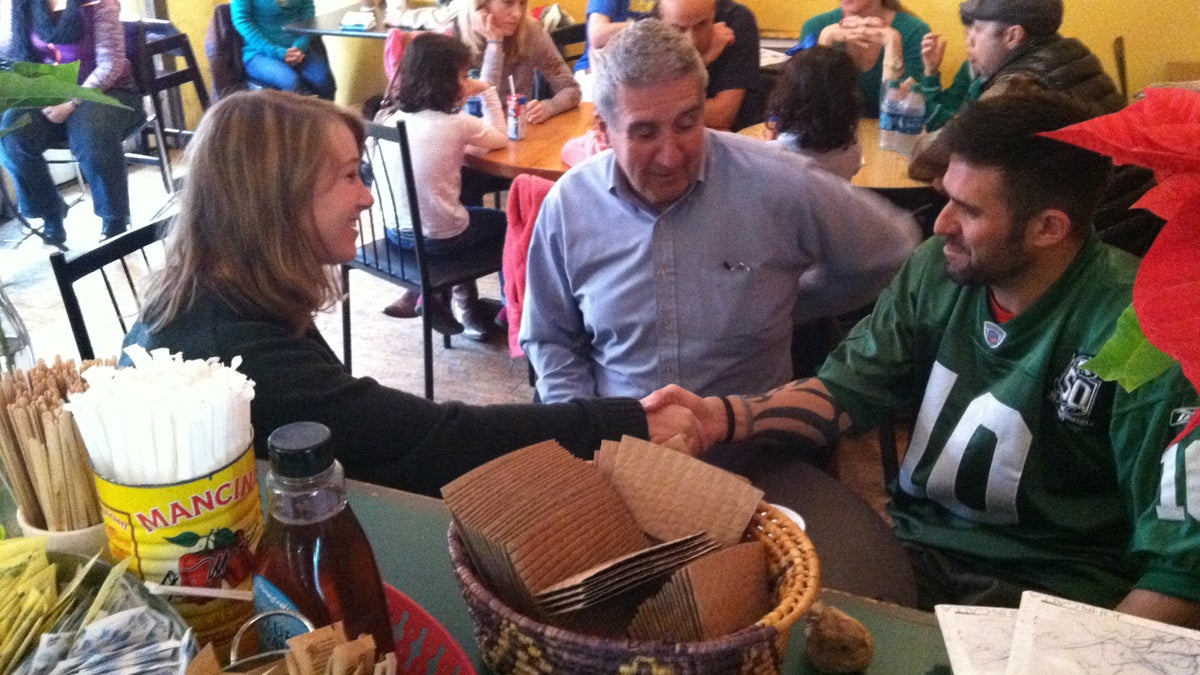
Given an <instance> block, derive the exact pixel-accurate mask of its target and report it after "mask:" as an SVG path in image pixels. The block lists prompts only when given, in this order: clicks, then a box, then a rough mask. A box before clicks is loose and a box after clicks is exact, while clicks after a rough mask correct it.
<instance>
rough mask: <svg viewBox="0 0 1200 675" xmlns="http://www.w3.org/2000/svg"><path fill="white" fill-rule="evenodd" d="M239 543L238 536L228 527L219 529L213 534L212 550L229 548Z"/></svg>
mask: <svg viewBox="0 0 1200 675" xmlns="http://www.w3.org/2000/svg"><path fill="white" fill-rule="evenodd" d="M236 542H237V535H236V534H234V533H233V530H231V529H229V528H228V527H222V528H219V529H217V531H216V532H214V533H213V537H212V545H211V548H229V547H230V546H233V545H234V543H236Z"/></svg>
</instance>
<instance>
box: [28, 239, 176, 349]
mask: <svg viewBox="0 0 1200 675" xmlns="http://www.w3.org/2000/svg"><path fill="white" fill-rule="evenodd" d="M166 224H167V221H165V220H163V221H158V222H154V223H150V224H147V225H143V226H141V227H139V228H136V229H133V230H130V231H129V232H126V233H124V234H121V235H119V236H116V237H113V238H112V239H109V240H108V241H105V242H104V243H102V244H100V245H99V246H97V247H96V248H94V249H92V250H90V251H86V252H84V253H81V254H79V255H72V256H68V254H67V253H64V252H62V251H57V252H55V253H52V254H50V268H51V270H52V271H53V272H54V280H55V283H56V284H57V285H58V291H59V294H60V295H61V297H62V301H63V309H64V311H66V313H67V321H68V323H69V324H70V326H71V334H72V336H73V337H74V339H75V346H76V348H77V349H78V350H79V356H80V358H82V359H94V358H96V353H95V350H94V349H93V347H92V340H91V334H90V333H89V331H88V327H87V322H86V321H85V319H84V314H83V307H82V303H81V302H80V299H79V295H78V293H77V292H76V289H75V284H76V283H77V282H79V281H80V280H83V279H85V278H87V277H89V276H91V275H92V274H95V273H97V272H99V274H100V278H101V280H102V281H103V284H104V289H105V292H106V293H107V294H108V301H109V304H110V305H111V306H112V309H113V312H114V314H115V316H116V319H117V323H118V325H119V326H120V327H121V335H122V336H123V335H124V334H125V333H127V332H128V331H129V326H128V324H127V323H126V319H127V318H129V317H131V316H134V315H136V313H137V312H138V311H140V310H141V296H140V295H139V294H138V292H137V283H138V280H139V279H138V278H136V275H135V274H134V273H133V271H132V270H131V269H130V267H129V265H128V264H127V262H126V260H125V257H126V256H129V255H132V254H134V253H140V254H141V258H142V260H143V261H144V262H145V263H146V268H147V269H149V268H150V266H151V265H150V257H149V256H148V255H147V254H146V248H147V247H148V246H150V245H151V244H153V243H155V242H157V241H159V240H161V239H162V236H163V234H164V232H163V230H164V229H165V228H166ZM114 262H119V263H120V265H121V270H122V271H121V274H120V275H117V276H116V282H114V280H113V279H112V278H110V276H109V274H108V272H107V271H106V269H105V268H106V267H107V266H108V265H110V264H112V263H114ZM126 298H132V302H133V305H134V310H135V311H132V312H130V311H126V308H127V307H128V306H127V305H126V306H125V307H123V306H122V299H126Z"/></svg>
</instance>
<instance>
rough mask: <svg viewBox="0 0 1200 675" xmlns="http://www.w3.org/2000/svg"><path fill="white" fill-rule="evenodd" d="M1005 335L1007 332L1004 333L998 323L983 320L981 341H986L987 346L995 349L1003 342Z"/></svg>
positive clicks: (1006, 335)
mask: <svg viewBox="0 0 1200 675" xmlns="http://www.w3.org/2000/svg"><path fill="white" fill-rule="evenodd" d="M1006 337H1008V333H1005V332H1004V329H1003V328H1001V327H1000V325H999V324H996V323H993V322H991V321H984V322H983V341H984V342H986V343H987V346H989V347H991V348H992V349H995V348H996V347H999V346H1000V343H1001V342H1004V338H1006Z"/></svg>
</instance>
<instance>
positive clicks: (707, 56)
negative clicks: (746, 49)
mask: <svg viewBox="0 0 1200 675" xmlns="http://www.w3.org/2000/svg"><path fill="white" fill-rule="evenodd" d="M735 39H736V36H735V35H734V34H733V29H732V28H730V27H729V26H726V25H725V22H724V21H718V22H716V23H714V24H713V27H712V40H710V41H709V43H708V49H706V50H704V53H703V54H701V55H700V58H701V59H702V60H703V61H704V65H705V66H706V67H707V66H710V65H712V62H713V61H716V60H717V57H718V56H720V55H721V53H722V52H724V51H725V48H726V47H728V46H729V45H731V44H733V41H734V40H735Z"/></svg>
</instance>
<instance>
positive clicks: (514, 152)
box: [463, 103, 594, 180]
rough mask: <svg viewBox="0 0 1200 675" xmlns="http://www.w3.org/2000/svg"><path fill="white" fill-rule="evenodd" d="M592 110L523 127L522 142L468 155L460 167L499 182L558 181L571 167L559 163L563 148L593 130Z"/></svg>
mask: <svg viewBox="0 0 1200 675" xmlns="http://www.w3.org/2000/svg"><path fill="white" fill-rule="evenodd" d="M593 119H594V116H593V106H592V104H591V103H580V104H579V107H578V108H575V109H574V110H568V111H566V112H564V113H562V114H560V115H556V116H554V117H552V118H550V119H549V120H546V121H545V122H543V123H541V124H530V125H528V126H527V127H526V131H525V138H523V139H521V140H519V141H509V142H508V146H507V147H504V148H500V149H499V150H493V151H491V152H489V153H486V154H484V155H471V154H468V155H467V156H466V157H465V158H464V159H463V164H465V165H466V166H469V167H471V168H472V169H476V170H479V171H482V172H484V173H488V174H491V175H493V176H499V177H501V178H516V177H517V176H518V175H519V174H523V173H530V174H533V175H535V176H541V177H542V178H546V179H549V180H558V178H559V176H562V175H563V174H564V173H566V171H567V169H569V168H570V167H569V166H567V165H566V164H564V163H563V161H562V149H563V145H565V144H566V142H567V141H569V140H571V139H572V138H575V137H576V136H582V135H583V134H584V133H585V132H586V131H587V130H588V129H591V128H592V122H593Z"/></svg>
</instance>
